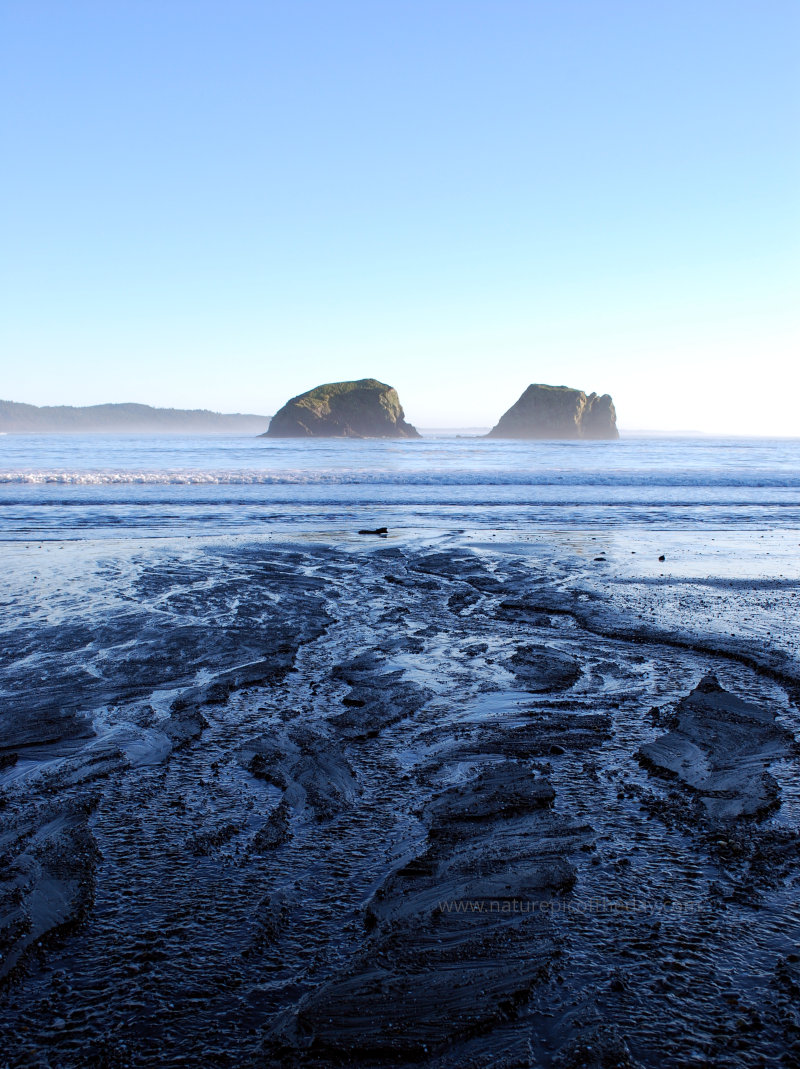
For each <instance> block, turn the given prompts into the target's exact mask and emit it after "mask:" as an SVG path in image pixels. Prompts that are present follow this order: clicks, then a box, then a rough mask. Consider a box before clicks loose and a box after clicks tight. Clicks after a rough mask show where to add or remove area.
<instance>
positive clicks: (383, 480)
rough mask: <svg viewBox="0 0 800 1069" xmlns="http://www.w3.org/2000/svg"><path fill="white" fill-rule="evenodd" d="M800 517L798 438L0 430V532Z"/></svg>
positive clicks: (573, 524)
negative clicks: (392, 437)
mask: <svg viewBox="0 0 800 1069" xmlns="http://www.w3.org/2000/svg"><path fill="white" fill-rule="evenodd" d="M353 524H356V525H358V526H362V525H373V526H387V527H388V526H391V527H395V528H398V527H400V528H408V527H430V528H449V529H452V528H457V527H471V528H474V527H482V526H487V527H491V528H495V529H498V528H499V529H519V528H529V527H530V526H535V527H537V528H542V527H544V528H553V529H570V528H584V529H585V528H587V527H621V526H629V525H633V526H637V527H657V528H659V529H664V530H692V529H694V528H696V527H698V525H702V526H703V529H704V530H708V529H709V528H710V527H715V528H717V529H729V528H731V527H735V528H737V529H762V530H765V529H770V530H775V529H791V528H797V527H800V438H797V439H742V438H686V437H674V438H653V437H626V438H622V439H621V440H619V441H616V442H551V441H545V442H539V441H537V442H518V441H495V440H484V439H481V438H478V437H475V436H474V434H473V435H472V436H470V435H466V434H465V435H458V434H455V433H451V434H449V435H448V436H445V435H443V434H435V435H434V434H432V435H430V436H428V437H424V438H423V439H422V440H416V441H405V440H402V441H360V440H359V441H354V440H316V441H296V440H271V439H264V438H246V437H238V436H236V437H235V436H230V437H228V436H219V435H216V436H196V437H177V436H170V437H161V438H154V437H144V436H115V437H106V436H100V435H68V436H61V435H0V539H2V540H15V539H21V540H26V539H31V538H36V539H49V538H57V539H73V538H87V537H88V538H97V537H103V536H105V535H112V536H115V537H120V536H125V535H126V534H130V535H132V536H136V537H147V536H166V535H187V534H203V535H214V534H248V533H266V532H276V533H277V532H279V531H284V532H290V531H292V530H297V529H316V530H319V529H327V530H332V531H335V530H339V529H342V530H347V529H349V528H350V527H352V525H353Z"/></svg>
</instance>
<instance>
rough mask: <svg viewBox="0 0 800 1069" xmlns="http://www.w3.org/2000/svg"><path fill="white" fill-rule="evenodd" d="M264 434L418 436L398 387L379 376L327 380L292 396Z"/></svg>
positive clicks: (280, 436)
mask: <svg viewBox="0 0 800 1069" xmlns="http://www.w3.org/2000/svg"><path fill="white" fill-rule="evenodd" d="M261 437H262V438H419V437H420V435H419V433H418V431H417V430H416V429H415V428H414V427H412V426H411V424H410V423H406V421H405V416H404V413H403V407H402V405H401V404H400V398H399V397H398V396H397V390H395V389H393V388H392V387H391V386H387V385H386V383H385V382H378V380H377V379H358V380H356V381H355V382H328V383H326V384H325V385H324V386H317V387H315V389H313V390H309V391H308V392H307V393H301V394H300V395H299V396H297V397H293V398H292V399H291V401H287V402H286V404H285V405H284V406H283V408H282V409H280V411H279V412H276V413H275V415H274V416H273V417H272V420H271V422H270V425H269V429H268V430H267V432H266V434H263V435H262V436H261Z"/></svg>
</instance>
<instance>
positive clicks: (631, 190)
mask: <svg viewBox="0 0 800 1069" xmlns="http://www.w3.org/2000/svg"><path fill="white" fill-rule="evenodd" d="M0 17H1V18H2V31H3V32H2V34H0V49H2V59H3V62H2V64H0V88H2V91H3V98H4V101H5V107H4V109H3V112H4V114H3V119H2V124H3V135H4V144H5V147H6V164H5V166H4V168H3V171H2V173H1V174H0V203H2V204H3V206H4V220H3V222H4V237H5V240H4V242H3V246H2V249H0V274H2V278H3V287H2V292H3V297H2V298H0V301H1V302H2V313H3V314H2V317H0V350H1V351H2V352H3V353H4V355H5V364H6V367H5V368H4V379H3V393H4V395H5V396H6V397H7V398H8V399H9V400H13V401H18V402H21V403H27V404H37V405H58V404H67V405H91V404H104V403H140V404H150V405H154V406H158V407H173V408H189V409H195V408H206V409H210V410H212V411H219V412H231V413H232V412H256V413H265V414H268V415H270V414H272V413H274V412H275V411H276V410H277V409H278V408H280V407H281V406H282V405H283V404H284V403H285V401H286V400H288V398H290V397H292V396H295V395H297V394H299V393H302V392H304V391H305V390H307V389H310V388H312V387H313V386H316V385H318V384H320V383H323V382H330V381H339V380H345V379H358V378H364V377H377V378H379V379H381V380H382V381H385V382H388V383H390V384H391V385H392V386H394V387H395V388H396V389H397V391H398V393H399V395H400V399H401V402H402V404H403V406H404V408H405V411H406V417H407V419H408V420H409V421H410V422H411V423H413V424H414V425H417V426H421V427H425V426H428V427H448V426H449V427H452V428H454V429H458V428H463V427H465V426H475V427H484V426H492V425H493V424H494V423H495V422H496V421H497V419H498V418H499V416H500V415H501V414H502V413H503V412H504V411H505V410H506V409H507V408H509V407H510V405H511V404H513V403H514V401H515V400H516V399H517V398H518V397H519V395H520V394H521V393H522V391H523V390H524V389H525V388H526V387H527V385H528V384H529V383H532V382H544V383H550V384H553V385H561V384H565V385H568V386H573V387H577V388H579V389H583V390H585V391H586V392H587V393H588V392H591V391H596V392H598V393H610V394H611V395H612V397H613V398H614V402H615V405H616V408H617V412H618V418H619V424H620V427H621V428H622V429H623V430H625V429H626V428H633V427H636V428H647V429H648V431H657V432H661V431H663V432H672V431H677V432H685V431H695V432H699V433H706V434H742V435H755V436H759V435H770V436H771V435H778V436H795V435H797V434H800V420H798V417H797V414H796V405H797V401H796V397H797V395H798V392H800V370H799V369H800V360H799V359H798V344H797V342H798V335H799V334H800V331H798V325H799V324H798V320H799V319H800V315H798V302H797V281H798V276H799V274H800V273H799V272H798V266H799V265H800V256H799V255H798V252H799V251H800V241H798V237H800V193H798V190H800V182H798V179H800V149H799V148H798V144H797V138H796V136H795V132H796V130H797V127H798V118H799V117H800V106H799V105H800V76H798V71H797V65H796V41H797V40H798V33H799V32H800V8H798V7H797V5H796V4H794V3H790V2H788V0H768V2H767V3H766V4H763V5H758V6H757V7H756V6H752V5H747V4H741V3H730V2H729V0H726V2H724V3H723V2H722V0H708V2H706V3H704V4H702V5H700V6H698V5H696V4H690V3H688V0H678V2H676V3H674V4H671V5H669V6H668V7H666V8H662V9H656V8H653V7H652V6H650V7H642V5H639V4H635V3H633V2H632V0H626V2H622V0H612V2H611V3H608V4H603V5H599V4H580V5H578V4H575V3H570V2H568V3H565V4H561V5H558V6H552V5H548V4H544V3H523V2H521V0H520V2H517V0H509V2H504V3H501V4H495V5H489V4H488V3H485V2H467V3H459V4H456V3H454V2H450V0H435V2H433V3H425V4H422V3H420V2H417V0H412V2H409V3H405V4H403V5H396V4H386V5H380V6H378V5H372V4H369V3H367V2H366V0H345V2H343V3H340V4H337V5H328V4H324V3H320V2H318V0H311V2H309V3H308V4H306V5H303V7H302V8H292V7H290V6H289V5H283V4H272V5H261V4H257V3H255V2H253V0H234V2H232V3H230V4H226V5H224V6H223V5H221V4H216V3H211V2H200V3H191V4H190V3H188V2H187V0H175V2H174V3H171V4H170V5H169V6H168V8H165V7H161V8H144V7H142V6H141V5H138V4H134V3H132V2H126V0H123V2H121V3H119V4H115V5H106V6H104V5H99V4H97V3H92V2H88V0H77V2H75V3H72V4H70V5H68V6H63V5H59V4H55V3H52V2H41V0H32V2H29V3H25V4H19V3H11V4H8V5H5V7H4V11H3V13H2V16H0Z"/></svg>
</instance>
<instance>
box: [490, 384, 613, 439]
mask: <svg viewBox="0 0 800 1069" xmlns="http://www.w3.org/2000/svg"><path fill="white" fill-rule="evenodd" d="M487 437H488V438H592V439H612V438H619V431H618V430H617V413H616V411H615V410H614V402H613V401H612V400H611V397H610V396H609V395H608V394H607V393H604V394H600V395H598V394H596V393H590V394H588V395H587V394H585V393H584V392H583V390H574V389H572V388H571V387H569V386H545V385H543V384H542V383H535V384H533V385H531V386H529V387H528V388H527V390H526V391H525V392H524V393H523V395H522V397H520V399H519V400H518V401H517V402H516V404H513V405H512V406H511V408H509V410H508V412H506V413H505V414H504V415H503V416H501V417H500V422H499V423H498V424H497V426H496V427H493V428H492V429H491V430H490V431H489V434H488V435H487Z"/></svg>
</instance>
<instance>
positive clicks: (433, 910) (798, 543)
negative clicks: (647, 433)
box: [0, 380, 800, 1069]
mask: <svg viewBox="0 0 800 1069" xmlns="http://www.w3.org/2000/svg"><path fill="white" fill-rule="evenodd" d="M370 381H371V380H370ZM379 385H380V384H379ZM412 429H413V428H412ZM360 532H361V533H360ZM799 553H800V440H797V439H784V440H777V439H774V440H773V439H735V438H719V439H714V438H680V437H673V438H667V437H638V438H637V437H623V438H621V439H620V440H608V441H592V440H574V441H526V440H506V439H500V438H494V437H492V438H485V437H478V436H476V434H475V433H471V432H466V431H465V432H463V433H461V434H459V433H455V432H430V431H425V430H424V429H422V437H421V438H413V437H407V438H402V439H397V440H390V441H376V440H358V439H342V440H332V439H315V440H308V441H306V440H304V441H297V440H294V439H291V438H279V437H266V438H265V437H260V438H256V437H238V436H237V437H234V436H216V437H212V436H196V437H175V436H173V437H163V438H160V437H137V436H115V437H111V436H109V437H105V436H102V435H74V436H60V435H41V436H35V435H11V434H9V435H2V436H0V554H2V577H1V578H0V599H2V612H3V643H2V647H0V842H1V843H2V851H1V852H2V865H1V866H0V1065H6V1064H7V1065H9V1066H12V1065H13V1066H17V1065H53V1066H56V1065H57V1066H64V1067H73V1066H74V1067H78V1066H80V1067H84V1066H121V1067H127V1066H131V1067H136V1066H149V1065H190V1066H201V1065H202V1066H240V1065H248V1066H286V1067H289V1066H309V1067H320V1069H322V1067H328V1066H350V1065H358V1066H369V1067H375V1066H382V1065H386V1066H405V1065H409V1066H410V1065H420V1064H421V1065H425V1066H430V1067H435V1069H456V1067H458V1069H462V1067H476V1069H477V1067H479V1066H480V1067H486V1066H492V1067H496V1066H507V1067H511V1066H544V1067H550V1066H553V1067H582V1066H597V1067H600V1066H642V1067H653V1069H655V1067H657V1066H658V1067H663V1066H666V1067H671V1069H679V1067H681V1069H682V1067H684V1066H687V1065H697V1066H702V1065H713V1066H722V1067H731V1069H733V1067H740V1066H745V1067H753V1069H755V1067H757V1066H764V1065H777V1064H787V1065H790V1064H798V1062H800V1053H798V1052H800V1020H798V1010H797V1006H798V1000H797V993H798V991H799V990H800V959H799V958H798V951H797V947H798V941H799V940H800V899H799V898H798V880H800V838H799V837H798V821H799V820H800V776H799V775H798V771H799V770H798V754H799V753H800V750H799V749H798V728H800V724H799V723H798V707H797V698H798V681H800V649H799V648H798V632H797V627H796V620H797V619H798V616H800V595H799V594H798V590H799V589H800V588H799V587H798V572H799V571H800V569H799V568H798V560H799V559H800V558H799V557H798V554H799ZM787 1059H788V1060H787Z"/></svg>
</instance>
